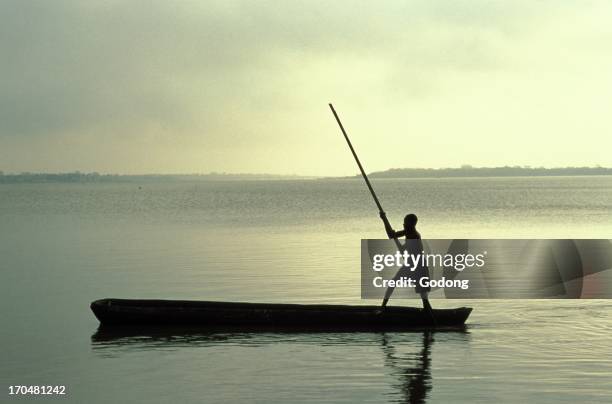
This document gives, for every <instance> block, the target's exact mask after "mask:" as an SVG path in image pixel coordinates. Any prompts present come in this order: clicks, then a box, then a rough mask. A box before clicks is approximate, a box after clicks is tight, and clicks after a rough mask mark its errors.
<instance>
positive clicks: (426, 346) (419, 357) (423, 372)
mask: <svg viewBox="0 0 612 404" xmlns="http://www.w3.org/2000/svg"><path fill="white" fill-rule="evenodd" d="M432 342H433V332H429V331H425V332H423V334H422V346H421V350H420V352H418V353H417V354H413V355H412V357H402V356H400V355H399V354H398V352H397V348H396V346H395V345H394V344H393V343H392V336H390V335H388V334H386V333H385V334H382V340H381V347H382V351H383V353H384V355H385V358H384V360H385V366H387V367H389V368H390V369H392V374H393V375H394V376H396V377H397V378H398V383H396V387H397V389H398V391H399V393H400V399H399V400H398V402H405V403H411V404H413V403H425V402H426V401H427V396H428V394H429V392H430V391H431V389H432V380H431V343H432ZM411 363H412V365H408V366H406V365H405V364H411Z"/></svg>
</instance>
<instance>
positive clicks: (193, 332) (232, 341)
mask: <svg viewBox="0 0 612 404" xmlns="http://www.w3.org/2000/svg"><path fill="white" fill-rule="evenodd" d="M434 337H435V340H436V341H437V344H440V346H444V345H445V346H446V347H447V348H448V346H450V345H456V344H457V343H459V344H461V345H463V344H465V343H466V342H469V332H468V330H467V329H461V330H453V331H444V332H441V331H437V332H435V333H434V332H432V331H425V332H383V333H376V332H333V333H332V332H295V331H285V332H283V331H274V332H240V331H235V330H226V331H219V330H216V331H214V332H207V331H202V330H201V329H200V330H198V329H189V328H170V329H169V328H159V329H155V328H147V329H142V328H129V327H119V328H117V327H110V328H109V327H100V328H99V329H98V330H97V331H96V332H95V333H94V334H93V335H92V336H91V344H92V349H93V350H94V352H95V353H96V354H98V355H100V356H103V357H117V356H120V355H122V354H125V353H128V352H134V351H153V350H175V349H177V348H187V347H190V348H194V347H213V346H219V345H237V346H265V345H268V344H278V343H299V344H307V345H315V346H333V345H351V346H363V347H372V346H375V345H379V346H380V349H381V352H382V360H383V363H384V366H385V368H386V369H387V371H388V375H390V376H391V377H392V378H393V379H392V381H390V382H389V384H390V385H391V386H392V387H393V393H392V397H391V400H392V401H394V402H399V403H425V402H427V400H428V398H429V396H430V393H431V391H432V389H433V377H432V373H431V363H432V346H433V342H434ZM458 349H461V348H458ZM440 360H443V358H440Z"/></svg>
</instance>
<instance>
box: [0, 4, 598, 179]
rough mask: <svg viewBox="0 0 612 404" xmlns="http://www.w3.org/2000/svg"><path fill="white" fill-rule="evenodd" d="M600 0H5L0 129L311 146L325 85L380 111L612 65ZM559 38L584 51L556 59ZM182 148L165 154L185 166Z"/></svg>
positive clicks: (217, 148) (257, 161)
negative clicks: (569, 0)
mask: <svg viewBox="0 0 612 404" xmlns="http://www.w3.org/2000/svg"><path fill="white" fill-rule="evenodd" d="M594 4H595V5H594V6H586V5H577V4H569V5H568V4H564V5H559V4H558V3H557V2H537V3H535V2H490V1H481V2H473V1H452V2H431V1H412V2H403V1H402V2H400V1H397V2H385V3H384V4H379V3H375V2H368V1H358V2H331V3H330V2H323V1H313V2H307V3H304V2H227V1H219V2H212V1H210V2H209V1H207V2H202V3H200V2H165V1H153V2H145V1H130V2H120V1H111V2H98V3H94V2H78V1H54V2H45V1H40V2H37V1H34V2H22V1H4V2H2V3H1V4H0V51H1V54H2V55H3V62H2V71H0V88H2V91H0V139H2V138H4V139H8V138H12V139H13V140H12V141H11V145H13V146H12V147H13V151H15V150H16V151H19V149H20V148H21V149H22V150H24V151H25V150H27V149H28V145H29V144H30V145H33V144H34V142H38V144H39V145H42V144H45V145H47V144H51V143H52V142H54V141H61V142H64V143H65V144H69V145H72V146H74V147H77V146H78V148H79V152H81V153H84V155H85V156H86V155H87V154H88V153H89V154H91V155H92V161H93V160H95V159H94V158H93V154H94V153H95V151H96V149H97V147H96V144H98V145H101V143H102V142H107V143H109V142H110V143H114V144H117V145H121V147H123V148H130V147H143V146H144V147H150V150H149V151H150V152H151V154H152V155H155V156H160V155H163V149H164V148H167V147H169V146H172V147H176V150H175V152H176V153H177V155H179V156H180V155H181V153H183V156H190V157H189V159H191V158H195V157H192V154H191V150H192V149H194V148H202V153H203V154H204V155H206V156H207V157H208V158H209V159H210V161H218V162H216V163H215V164H217V165H216V166H214V167H211V168H210V169H217V170H223V169H224V166H223V164H224V163H223V160H224V158H220V157H218V156H219V155H227V154H229V153H232V152H235V153H238V156H240V160H241V161H242V162H245V165H244V166H243V167H245V169H253V170H256V169H257V167H262V168H270V167H272V166H268V165H266V166H265V167H263V166H262V164H263V163H262V161H261V160H269V158H265V159H262V158H258V157H257V156H253V155H254V154H256V153H260V154H259V155H260V156H261V155H266V156H267V155H268V154H267V152H266V150H274V151H275V152H276V153H279V154H283V153H287V152H288V150H289V148H290V147H291V146H292V145H294V144H298V145H302V146H303V147H302V148H303V150H309V149H313V148H316V146H315V145H314V143H308V142H309V141H312V142H315V141H320V139H321V136H322V135H321V133H322V131H323V130H325V129H326V128H329V126H325V125H323V124H321V123H319V122H318V121H320V120H323V119H325V118H324V117H322V114H325V113H326V111H324V108H325V103H326V102H327V101H329V100H330V99H332V98H333V99H334V100H338V101H339V102H342V103H344V104H345V105H350V106H352V108H354V110H359V109H361V110H363V111H368V117H369V118H370V122H380V120H381V119H383V118H389V119H391V115H390V114H397V113H398V112H399V111H402V110H407V109H409V108H415V105H416V104H418V105H427V102H429V101H424V100H432V101H431V103H432V104H431V105H433V104H436V105H439V106H444V107H445V108H446V107H447V106H448V105H451V104H452V102H451V99H452V97H455V96H456V94H459V93H465V92H466V91H471V89H473V90H474V92H482V91H483V90H482V88H480V86H485V87H487V86H488V87H491V85H490V83H491V80H494V81H496V80H499V79H507V80H508V82H514V83H517V85H518V86H520V85H521V84H520V83H521V82H523V83H524V82H525V81H524V79H525V78H529V77H533V76H539V75H543V74H546V72H549V71H550V70H551V66H552V67H555V66H556V67H557V70H562V71H563V72H567V71H568V69H570V68H574V69H575V68H578V69H583V68H584V66H583V65H587V66H591V65H592V64H589V63H590V62H589V61H590V60H597V61H599V62H601V63H599V65H602V64H603V65H609V59H608V58H606V57H603V56H601V54H600V52H602V51H603V49H604V48H605V47H606V46H607V42H606V41H605V40H603V39H602V38H605V37H606V36H607V35H609V30H608V31H606V29H604V28H602V27H603V24H604V22H605V18H603V17H601V20H594V18H596V16H597V15H599V16H606V15H608V16H609V15H610V13H609V11H610V10H609V7H608V6H607V5H606V4H605V3H594ZM593 21H595V22H596V23H595V24H593ZM568 27H569V28H568ZM580 36H584V37H582V38H581V37H580ZM608 37H609V36H608ZM572 41H573V42H572ZM556 45H558V46H559V49H554V46H556ZM563 47H567V49H571V50H576V51H578V50H580V51H581V56H583V57H584V58H585V60H584V61H573V63H574V65H573V67H572V65H567V66H559V65H558V64H556V63H555V60H551V55H552V56H554V57H568V56H567V53H564V52H563V50H562V49H561V48H563ZM589 50H590V51H589ZM565 52H568V50H565ZM589 52H590V53H589ZM576 65H579V66H578V67H576ZM554 73H555V72H553V74H554ZM601 74H603V73H601ZM521 80H523V81H521ZM568 85H569V86H570V88H571V86H572V85H574V84H573V82H572V81H571V80H570V81H569V82H568ZM488 95H491V94H488ZM499 96H500V94H495V97H499ZM449 97H450V98H449ZM423 103H424V104H423ZM354 122H355V124H356V125H360V126H361V127H364V128H367V129H368V130H369V129H371V125H373V124H372V123H368V122H365V120H364V121H362V120H359V119H356V120H355V121H354ZM368 125H370V126H368ZM440 130H442V129H440ZM77 138H78V139H79V140H76V139H77ZM71 139H72V140H71ZM143 139H144V140H145V141H144V144H143ZM28 142H29V143H28ZM155 144H157V146H154V145H155ZM155 147H157V149H155ZM116 148H119V146H117V147H116ZM31 149H32V150H33V149H34V148H31ZM240 150H243V154H242V155H240ZM309 151H310V150H309ZM247 152H248V153H250V154H251V155H252V156H251V157H250V158H251V160H252V159H254V160H253V161H251V162H253V164H252V165H249V164H250V163H248V162H249V155H248V153H247ZM262 153H263V154H262ZM114 154H121V155H123V153H118V152H115V153H114ZM215 156H217V157H215ZM40 158H41V159H42V160H47V161H50V162H51V161H55V162H57V161H59V160H61V159H62V157H61V153H57V154H49V155H47V156H40ZM122 158H123V157H122ZM189 159H187V158H181V157H177V158H176V161H177V162H175V163H172V164H173V165H172V166H171V167H175V170H187V171H189V170H188V169H187V167H188V166H189V164H191V165H192V166H194V162H193V161H191V160H189ZM85 160H86V158H85V157H84V161H85ZM225 160H228V158H227V157H225ZM178 161H182V163H179V162H178ZM114 163H115V164H116V165H117V166H118V167H121V166H122V165H123V166H126V163H125V161H124V160H115V161H114ZM54 164H55V163H54ZM148 164H153V163H152V162H149V161H146V162H145V161H142V162H141V164H140V166H141V167H143V169H145V170H151V168H145V167H149V165H148ZM181 164H182V165H181ZM303 164H306V160H304V163H303ZM55 166H57V164H56V165H55ZM140 166H139V167H140ZM195 166H196V167H198V168H202V169H205V166H199V165H195ZM225 169H227V170H231V169H237V170H240V168H239V166H238V165H230V166H228V167H227V168H225ZM272 170H273V171H274V170H275V169H274V168H273V167H272ZM285 170H286V168H284V167H278V171H285ZM155 171H164V169H163V168H162V169H160V170H155Z"/></svg>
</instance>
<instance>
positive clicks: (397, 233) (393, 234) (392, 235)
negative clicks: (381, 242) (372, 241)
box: [380, 212, 406, 238]
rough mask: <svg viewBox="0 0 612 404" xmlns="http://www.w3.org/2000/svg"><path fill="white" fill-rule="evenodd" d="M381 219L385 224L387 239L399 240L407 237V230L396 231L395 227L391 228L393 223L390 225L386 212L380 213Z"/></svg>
mask: <svg viewBox="0 0 612 404" xmlns="http://www.w3.org/2000/svg"><path fill="white" fill-rule="evenodd" d="M380 218H381V219H382V221H383V223H384V224H385V231H386V232H387V237H389V238H398V237H403V236H405V235H406V231H405V230H400V231H395V230H393V227H391V223H389V219H387V215H386V214H385V212H380Z"/></svg>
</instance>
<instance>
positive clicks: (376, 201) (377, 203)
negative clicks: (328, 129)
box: [329, 103, 385, 213]
mask: <svg viewBox="0 0 612 404" xmlns="http://www.w3.org/2000/svg"><path fill="white" fill-rule="evenodd" d="M329 108H331V111H332V113H333V114H334V118H336V122H338V126H340V130H341V131H342V134H343V135H344V138H345V139H346V143H348V146H349V149H351V153H353V157H355V161H356V162H357V165H358V166H359V171H361V175H362V176H363V179H364V180H365V183H366V185H367V186H368V189H369V190H370V193H371V194H372V198H374V202H375V203H376V206H377V207H378V211H379V212H380V213H385V211H384V210H383V208H382V205H381V204H380V201H379V200H378V197H377V196H376V192H374V188H372V184H370V180H369V179H368V176H367V175H366V173H365V171H364V169H363V166H362V165H361V162H360V161H359V157H357V153H356V152H355V149H354V148H353V144H352V143H351V140H350V139H349V137H348V135H347V134H346V130H344V126H342V122H340V118H339V117H338V114H337V113H336V110H335V109H334V106H333V105H332V104H331V103H330V104H329Z"/></svg>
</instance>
